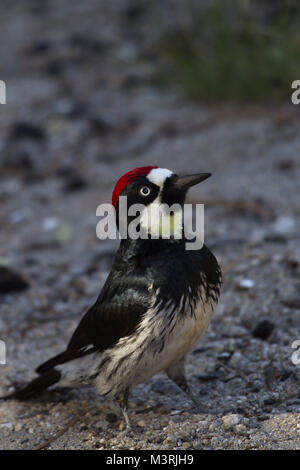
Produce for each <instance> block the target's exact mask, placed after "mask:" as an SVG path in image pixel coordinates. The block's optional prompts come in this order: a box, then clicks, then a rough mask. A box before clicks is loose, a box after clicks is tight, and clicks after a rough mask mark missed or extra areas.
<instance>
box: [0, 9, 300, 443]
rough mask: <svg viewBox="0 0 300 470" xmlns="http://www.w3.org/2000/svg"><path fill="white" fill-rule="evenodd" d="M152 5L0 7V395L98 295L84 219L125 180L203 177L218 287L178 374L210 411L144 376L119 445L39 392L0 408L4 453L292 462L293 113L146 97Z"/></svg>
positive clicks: (104, 266)
mask: <svg viewBox="0 0 300 470" xmlns="http://www.w3.org/2000/svg"><path fill="white" fill-rule="evenodd" d="M150 3H152V2H149V3H148V4H147V2H145V3H144V2H141V3H140V2H132V1H129V0H122V1H121V0H119V1H113V2H106V1H99V0H97V1H96V0H89V1H87V2H84V3H82V2H80V1H79V0H73V1H72V2H58V0H56V1H55V0H53V1H52V2H42V3H41V2H37V1H33V0H31V1H29V2H26V5H27V7H25V6H24V5H25V4H24V3H23V2H18V1H15V0H11V1H10V2H3V3H1V6H0V11H1V20H0V43H1V44H2V46H3V45H5V47H2V50H1V65H2V68H1V76H0V79H3V80H5V81H6V84H7V93H8V97H7V104H6V105H1V108H0V111H1V124H0V164H1V174H0V201H1V212H0V227H1V229H0V246H1V252H0V257H1V258H0V265H1V266H2V268H1V269H2V271H1V269H0V338H1V339H2V340H4V341H5V342H6V347H7V362H6V364H5V365H3V364H2V365H1V364H0V371H1V376H0V394H2V393H4V392H6V391H7V390H8V389H10V388H12V387H13V386H14V385H15V384H20V383H23V382H25V381H27V380H29V379H31V378H32V377H33V376H34V373H33V370H34V368H35V367H36V366H37V365H38V364H39V363H40V362H41V361H44V360H46V359H47V358H49V357H50V356H51V355H53V354H56V353H58V352H60V351H61V350H62V348H64V346H65V344H66V342H67V340H68V338H69V337H70V334H71V333H72V332H73V330H74V328H75V326H76V324H77V323H78V320H79V319H80V318H81V316H82V314H83V313H84V312H85V311H86V309H87V308H88V307H89V306H90V305H91V304H92V303H93V301H94V300H95V298H96V296H97V295H98V292H99V290H100V288H101V286H102V285H103V282H104V280H105V278H106V276H107V274H108V272H109V269H110V266H111V263H112V259H113V255H114V251H115V249H116V247H117V243H116V242H114V241H100V240H98V239H97V238H96V233H95V228H96V224H97V222H98V219H97V217H96V215H95V213H96V208H97V206H98V204H100V203H102V202H108V201H109V200H110V197H111V191H112V189H113V185H114V183H115V181H116V179H117V178H118V177H119V176H120V175H121V174H123V173H124V172H125V171H127V170H129V169H131V168H134V167H135V166H139V165H144V164H158V165H159V166H162V167H166V168H170V169H173V170H175V171H176V172H178V173H180V172H181V173H184V172H187V173H189V172H197V171H211V172H212V173H213V178H211V179H210V180H208V181H207V182H205V183H203V185H200V186H199V188H195V189H193V191H191V192H190V196H189V200H190V201H193V202H202V203H204V204H205V217H206V218H205V224H206V225H205V237H206V243H207V244H208V246H210V247H211V248H212V249H213V251H214V253H215V255H216V256H217V258H218V260H219V262H220V264H221V266H222V269H223V272H224V284H223V288H222V295H221V299H220V303H219V307H218V310H217V312H216V315H215V317H214V319H213V322H212V324H211V326H210V327H209V329H208V331H207V332H206V334H205V336H204V337H203V339H202V340H201V342H200V344H199V345H198V347H197V348H196V350H195V351H194V352H193V354H191V355H190V359H189V363H188V376H189V380H190V382H191V385H192V387H193V389H194V391H195V393H197V395H198V396H199V398H200V399H201V400H202V402H203V403H204V404H205V407H206V412H205V413H201V414H199V413H197V412H195V411H194V409H193V407H192V405H191V403H190V402H189V401H187V399H186V397H185V396H184V395H183V394H182V393H181V392H180V391H179V390H178V389H177V388H176V386H175V385H173V384H172V383H171V382H170V381H169V380H168V379H167V378H166V377H165V376H164V375H158V376H156V377H154V378H153V379H152V380H151V381H149V382H148V383H146V384H143V385H140V386H139V387H137V388H136V389H135V390H133V392H132V395H131V399H130V408H131V414H132V418H133V420H134V422H135V423H136V427H137V433H136V435H135V436H128V435H126V434H125V433H124V432H123V428H124V423H123V420H122V417H121V416H120V413H119V411H118V410H117V409H116V408H115V406H114V404H113V403H111V402H108V401H105V400H104V399H103V398H101V397H99V396H98V395H97V394H96V392H94V391H93V390H92V389H90V388H81V389H76V390H68V391H62V390H58V389H53V390H50V391H48V392H47V393H45V394H44V395H43V396H42V397H40V398H39V399H36V400H33V401H31V402H27V403H19V402H14V401H8V402H4V403H0V448H1V449H38V448H48V449H300V409H299V405H300V399H299V380H300V368H299V367H300V366H299V365H295V364H293V362H292V360H291V357H292V353H293V349H292V343H293V341H294V340H296V339H300V326H299V325H300V297H299V292H300V290H299V287H300V249H299V233H300V232H299V229H300V220H299V215H300V159H299V152H300V133H299V132H298V129H299V119H298V113H297V111H298V110H297V108H296V107H293V106H292V105H290V106H289V105H287V106H285V107H280V108H279V107H277V108H272V109H270V108H268V109H263V108H258V107H256V108H254V107H241V106H239V107H238V106H222V107H221V106H217V105H216V106H212V107H210V108H207V107H204V106H201V105H195V104H191V103H189V102H187V101H185V100H184V99H183V98H182V97H180V96H179V95H178V94H177V93H175V92H173V91H166V90H165V91H162V90H160V89H159V88H157V87H156V86H155V84H154V83H155V81H154V80H153V76H154V72H155V70H156V67H157V66H158V62H159V60H158V58H157V57H156V56H155V54H152V53H151V48H150V47H149V38H153V37H154V36H155V35H154V33H153V31H152V30H153V28H152V26H153V24H156V23H155V21H156V20H157V11H156V9H155V8H153V9H149V4H150ZM153 5H154V7H155V6H157V2H153ZM4 271H5V273H6V275H7V276H8V275H10V280H9V282H8V285H9V286H10V287H11V286H12V284H14V287H15V289H17V288H18V287H19V291H17V292H5V290H6V291H7V290H9V289H8V288H7V283H6V284H5V283H4ZM13 273H15V275H14V277H13ZM20 276H21V277H20ZM24 281H25V282H24Z"/></svg>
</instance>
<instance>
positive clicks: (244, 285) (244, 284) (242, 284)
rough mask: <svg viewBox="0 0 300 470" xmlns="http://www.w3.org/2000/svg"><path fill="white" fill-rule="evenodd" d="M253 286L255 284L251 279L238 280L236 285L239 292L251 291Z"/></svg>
mask: <svg viewBox="0 0 300 470" xmlns="http://www.w3.org/2000/svg"><path fill="white" fill-rule="evenodd" d="M254 286H255V282H254V281H253V280H252V279H240V280H239V281H238V282H237V284H236V287H237V288H238V289H239V290H248V289H253V287H254Z"/></svg>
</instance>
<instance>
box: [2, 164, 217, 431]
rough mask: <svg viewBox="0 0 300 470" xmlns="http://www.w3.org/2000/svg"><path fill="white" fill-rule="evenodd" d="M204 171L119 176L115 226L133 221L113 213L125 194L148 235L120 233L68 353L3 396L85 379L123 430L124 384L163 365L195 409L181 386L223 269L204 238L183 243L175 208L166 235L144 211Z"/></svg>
mask: <svg viewBox="0 0 300 470" xmlns="http://www.w3.org/2000/svg"><path fill="white" fill-rule="evenodd" d="M209 176H211V174H210V173H197V174H191V175H184V176H179V175H178V174H177V173H174V172H173V171H171V170H169V169H166V168H160V167H158V166H157V165H154V166H144V167H138V168H135V169H133V170H131V171H129V172H127V173H125V174H124V175H123V176H122V177H121V178H120V179H119V180H118V181H117V183H116V185H115V187H114V190H113V194H112V206H113V208H114V209H115V214H116V223H117V226H118V228H119V230H120V224H121V222H122V223H124V220H125V223H127V228H128V227H129V225H130V222H131V221H132V217H131V218H130V217H128V219H126V217H125V218H124V214H122V213H121V214H119V213H118V212H119V209H120V200H121V196H122V197H125V198H126V200H127V204H128V207H131V206H132V205H133V204H140V205H142V207H143V210H142V212H141V214H140V218H139V225H138V226H139V227H140V228H141V227H142V228H143V230H144V233H146V236H144V237H134V238H132V237H130V236H129V233H126V235H127V236H123V238H121V239H120V245H119V248H118V250H117V252H116V255H115V259H114V262H113V265H112V268H111V271H110V273H109V275H108V277H107V279H106V282H105V283H104V286H103V288H102V290H101V292H100V294H99V296H98V298H97V299H96V301H95V303H94V304H93V305H92V306H91V308H90V309H89V310H88V311H87V312H86V313H85V315H84V316H83V318H82V319H81V321H80V322H79V324H78V326H77V328H76V329H75V331H74V333H73V335H72V336H71V339H70V341H69V343H68V345H67V347H66V349H65V350H64V351H63V352H61V353H60V354H58V355H56V356H55V357H52V358H50V359H49V360H47V361H46V362H44V363H42V364H41V365H39V366H38V367H37V369H36V372H37V374H38V376H37V377H36V378H35V379H33V380H32V381H31V382H30V383H28V384H27V385H25V386H23V387H22V388H19V389H17V390H15V391H14V392H12V393H10V394H9V395H6V396H5V397H4V398H6V399H17V400H27V399H31V398H32V397H35V396H37V395H39V394H40V393H42V392H43V391H44V390H45V389H47V388H48V387H50V386H53V385H59V386H60V387H75V386H82V385H92V386H94V387H95V389H96V391H97V392H98V393H99V394H100V395H102V396H106V397H110V398H112V399H114V400H115V402H116V403H117V404H118V405H119V407H120V409H121V411H122V413H123V417H124V420H125V423H126V429H129V430H132V429H133V428H134V426H133V424H132V422H131V418H130V416H129V413H128V397H129V393H130V391H131V389H132V388H134V387H135V386H137V385H138V384H141V383H144V382H146V381H147V380H149V379H150V378H151V377H153V376H154V375H156V374H157V373H159V372H163V371H164V372H166V374H167V376H168V377H169V378H170V379H171V380H173V382H174V383H175V384H176V385H177V386H178V387H179V388H180V389H181V390H182V391H183V392H185V393H186V394H187V395H188V396H189V397H190V399H191V400H192V401H193V403H194V404H195V406H197V407H198V406H201V404H200V402H199V400H198V397H197V396H196V395H195V393H194V392H193V391H192V390H191V389H190V387H189V385H188V382H187V379H186V373H185V365H186V360H187V356H188V354H189V353H190V352H191V351H192V350H193V349H194V348H195V346H196V345H197V344H198V342H199V340H200V338H201V336H202V335H203V333H204V332H205V330H206V329H207V327H208V325H209V323H210V321H211V318H212V316H213V313H214V311H215V308H216V305H217V302H218V299H219V295H220V288H221V284H222V274H221V269H220V266H219V264H218V262H217V260H216V258H215V256H214V255H213V253H212V252H211V251H210V250H209V248H208V247H207V246H206V245H205V244H202V246H201V247H200V248H199V249H192V250H188V249H187V247H186V241H187V237H186V235H185V233H184V232H185V231H184V228H185V227H184V221H183V217H182V214H179V215H178V213H177V217H174V213H173V214H166V216H165V217H166V220H169V222H170V224H171V227H172V230H171V233H170V236H169V237H166V236H163V234H162V232H161V224H160V223H159V224H152V225H153V226H152V228H151V224H149V218H148V217H146V215H147V214H149V213H150V212H151V211H152V212H151V213H153V214H154V218H155V217H158V212H157V211H158V209H159V208H161V207H162V206H163V205H165V204H167V205H168V206H171V205H172V204H176V205H177V207H178V205H179V207H181V208H182V207H183V205H184V202H185V198H186V194H187V191H188V189H189V188H190V187H191V186H194V185H195V184H198V183H200V182H202V181H204V180H206V179H207V178H208V177H209ZM126 215H127V214H126ZM168 218H169V219H168ZM126 220H127V222H126ZM153 227H154V228H153ZM157 227H158V228H157ZM151 230H152V231H151ZM128 232H129V231H128ZM178 235H181V237H180V236H178ZM200 409H201V408H200Z"/></svg>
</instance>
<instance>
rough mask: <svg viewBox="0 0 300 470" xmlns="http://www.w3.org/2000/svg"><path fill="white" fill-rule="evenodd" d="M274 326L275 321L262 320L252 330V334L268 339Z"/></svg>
mask: <svg viewBox="0 0 300 470" xmlns="http://www.w3.org/2000/svg"><path fill="white" fill-rule="evenodd" d="M274 326H275V325H274V323H271V322H270V321H269V320H262V321H260V322H259V323H258V324H257V325H256V327H255V328H254V330H253V331H252V335H253V336H254V337H255V338H259V339H263V340H267V339H268V338H269V336H270V335H271V333H272V331H273V329H274Z"/></svg>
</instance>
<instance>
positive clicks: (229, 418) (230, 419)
mask: <svg viewBox="0 0 300 470" xmlns="http://www.w3.org/2000/svg"><path fill="white" fill-rule="evenodd" d="M240 422H241V416H240V415H238V414H230V415H226V416H223V418H222V428H223V429H224V430H225V431H229V430H232V429H233V428H234V426H236V425H237V424H240Z"/></svg>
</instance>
